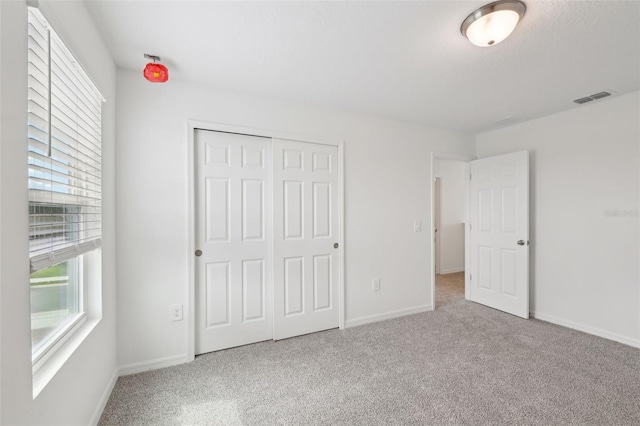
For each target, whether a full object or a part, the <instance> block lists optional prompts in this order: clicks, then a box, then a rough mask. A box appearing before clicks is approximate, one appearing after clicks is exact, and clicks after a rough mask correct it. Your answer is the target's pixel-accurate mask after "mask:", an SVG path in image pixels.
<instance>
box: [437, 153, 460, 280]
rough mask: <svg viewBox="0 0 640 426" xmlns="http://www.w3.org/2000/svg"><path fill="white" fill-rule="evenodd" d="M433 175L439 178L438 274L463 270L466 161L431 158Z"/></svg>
mask: <svg viewBox="0 0 640 426" xmlns="http://www.w3.org/2000/svg"><path fill="white" fill-rule="evenodd" d="M433 176H434V177H439V178H440V228H438V234H439V238H440V273H441V274H451V273H453V272H460V271H464V224H463V223H464V222H465V221H466V220H467V219H466V217H465V215H466V210H465V208H466V198H467V186H466V184H467V180H466V179H465V178H466V163H465V162H463V161H454V160H443V159H435V160H434V161H433Z"/></svg>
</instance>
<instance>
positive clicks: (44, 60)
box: [28, 8, 104, 272]
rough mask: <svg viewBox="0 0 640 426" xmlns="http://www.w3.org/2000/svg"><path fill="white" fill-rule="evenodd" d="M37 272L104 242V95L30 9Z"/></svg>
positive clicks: (32, 227)
mask: <svg viewBox="0 0 640 426" xmlns="http://www.w3.org/2000/svg"><path fill="white" fill-rule="evenodd" d="M28 36H29V52H28V56H29V66H28V70H29V95H28V96H29V100H28V102H29V103H28V108H29V123H28V129H29V131H28V135H29V252H30V259H31V271H32V272H34V271H38V270H40V269H44V268H48V267H50V266H52V265H55V264H58V263H60V262H63V261H65V260H68V259H71V258H74V257H77V256H80V255H82V254H83V253H86V252H88V251H90V250H94V249H95V248H97V247H99V246H100V241H101V223H102V219H101V209H102V190H101V188H102V168H101V164H102V158H101V157H102V155H101V144H102V141H101V135H102V129H101V126H102V118H101V116H102V102H103V101H104V99H103V97H102V95H101V94H100V92H99V91H98V90H97V89H96V87H95V86H94V85H93V83H92V82H91V80H90V79H89V77H88V76H87V74H86V73H85V72H84V70H83V69H82V68H81V67H80V65H79V64H78V63H77V61H76V60H75V58H74V57H73V55H72V54H71V52H70V51H69V49H67V47H66V46H65V45H64V43H63V42H62V41H61V40H60V38H59V37H58V36H57V34H56V33H55V32H54V31H53V30H52V29H51V27H50V26H49V24H48V23H47V21H46V20H45V19H44V17H43V16H42V14H41V13H40V12H39V11H38V10H37V9H31V8H30V9H29V31H28Z"/></svg>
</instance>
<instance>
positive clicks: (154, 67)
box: [142, 53, 169, 83]
mask: <svg viewBox="0 0 640 426" xmlns="http://www.w3.org/2000/svg"><path fill="white" fill-rule="evenodd" d="M144 57H145V58H147V59H152V60H153V62H149V63H148V64H147V66H146V67H144V71H143V72H142V74H143V75H144V78H146V79H147V80H149V81H150V82H152V83H166V82H167V80H169V70H168V69H167V67H165V66H164V65H162V64H156V61H159V60H160V57H159V56H154V55H149V54H146V53H145V54H144Z"/></svg>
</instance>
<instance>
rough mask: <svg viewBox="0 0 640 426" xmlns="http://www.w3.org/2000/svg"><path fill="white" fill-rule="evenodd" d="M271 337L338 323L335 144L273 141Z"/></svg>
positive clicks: (332, 325) (282, 336)
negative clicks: (273, 205) (272, 304)
mask: <svg viewBox="0 0 640 426" xmlns="http://www.w3.org/2000/svg"><path fill="white" fill-rule="evenodd" d="M273 150H274V156H273V158H274V165H273V167H274V204H275V210H274V279H275V281H274V338H275V339H284V338H287V337H291V336H296V335H300V334H306V333H312V332H315V331H320V330H326V329H330V328H336V327H338V323H339V312H338V296H339V295H338V284H339V274H340V264H339V257H338V253H339V250H338V249H337V248H334V243H338V241H339V228H338V226H339V222H338V198H337V195H338V188H337V185H338V148H337V147H335V146H328V145H319V144H313V143H302V142H296V141H287V140H276V139H274V141H273Z"/></svg>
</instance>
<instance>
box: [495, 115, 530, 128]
mask: <svg viewBox="0 0 640 426" xmlns="http://www.w3.org/2000/svg"><path fill="white" fill-rule="evenodd" d="M521 121H522V119H521V118H518V117H514V116H513V115H509V116H507V117H504V118H500V119H499V120H496V121H492V122H491V124H492V125H494V126H510V125H512V124H516V123H519V122H521Z"/></svg>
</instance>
